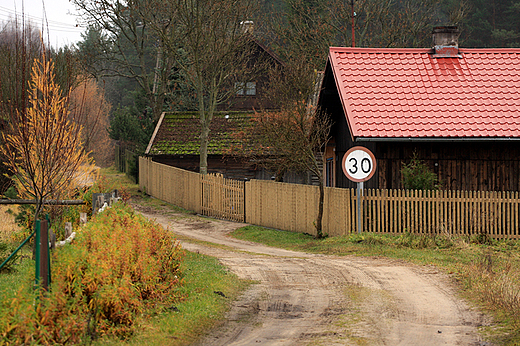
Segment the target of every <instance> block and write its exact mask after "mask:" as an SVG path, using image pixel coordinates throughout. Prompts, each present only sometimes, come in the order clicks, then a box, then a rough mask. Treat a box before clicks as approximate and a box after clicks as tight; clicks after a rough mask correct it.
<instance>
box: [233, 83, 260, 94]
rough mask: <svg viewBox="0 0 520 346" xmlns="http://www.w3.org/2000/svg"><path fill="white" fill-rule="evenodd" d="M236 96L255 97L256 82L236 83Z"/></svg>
mask: <svg viewBox="0 0 520 346" xmlns="http://www.w3.org/2000/svg"><path fill="white" fill-rule="evenodd" d="M235 90H236V91H237V95H241V96H243V95H246V96H254V95H256V82H247V83H244V82H237V83H235Z"/></svg>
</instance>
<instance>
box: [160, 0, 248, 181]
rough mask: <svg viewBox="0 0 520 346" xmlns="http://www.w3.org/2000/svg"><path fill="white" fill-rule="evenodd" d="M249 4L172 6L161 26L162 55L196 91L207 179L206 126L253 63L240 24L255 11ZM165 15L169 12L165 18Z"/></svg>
mask: <svg viewBox="0 0 520 346" xmlns="http://www.w3.org/2000/svg"><path fill="white" fill-rule="evenodd" d="M253 4H254V1H252V0H243V1H236V0H175V1H170V3H169V6H166V7H165V8H164V9H165V11H164V12H163V17H161V21H159V22H157V21H155V25H156V27H157V29H156V32H157V33H162V37H161V41H162V42H164V49H165V55H168V56H169V57H172V58H173V59H174V65H173V66H174V67H175V68H178V69H180V70H182V71H183V73H184V75H185V76H186V77H187V81H186V82H188V83H189V84H190V86H191V87H192V88H193V89H194V90H195V93H196V99H197V110H198V114H199V120H200V173H202V174H206V173H207V167H208V163H207V150H208V142H209V132H210V124H211V121H212V119H213V116H214V114H215V112H216V110H217V107H218V105H219V104H221V103H223V102H224V101H226V100H227V99H228V98H229V97H230V96H231V95H233V94H234V93H236V88H235V83H237V82H238V83H239V82H242V83H243V82H247V80H244V79H245V78H247V77H246V76H247V73H246V71H248V70H249V66H248V61H249V59H250V58H251V56H250V51H251V48H250V47H251V41H250V40H249V38H250V37H249V34H247V33H245V32H244V30H242V28H241V25H240V23H241V22H242V21H245V20H247V19H248V18H249V17H250V16H251V14H252V11H253ZM166 11H169V12H166Z"/></svg>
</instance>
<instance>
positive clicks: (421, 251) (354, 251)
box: [232, 226, 520, 345]
mask: <svg viewBox="0 0 520 346" xmlns="http://www.w3.org/2000/svg"><path fill="white" fill-rule="evenodd" d="M232 236H234V237H235V238H238V239H243V240H248V241H254V242H257V243H262V244H265V245H268V246H274V247H279V248H284V249H289V250H296V251H304V252H310V253H320V254H327V255H337V256H344V255H356V256H374V257H388V258H394V259H400V260H405V261H408V262H412V263H416V264H419V265H434V266H436V267H438V268H441V269H443V270H444V271H446V272H447V273H449V274H452V277H454V279H455V280H456V282H457V283H458V286H459V287H460V291H461V294H462V295H463V296H464V297H465V298H466V299H467V300H468V301H471V302H472V303H473V304H475V305H477V306H479V308H480V309H482V310H483V311H485V312H487V313H488V314H490V315H491V316H493V317H494V322H495V325H494V326H493V328H488V329H487V330H483V332H484V334H485V335H486V336H487V337H489V339H490V340H491V341H492V342H494V343H496V344H497V345H520V293H519V292H520V242H518V241H511V240H501V241H496V240H490V239H486V238H483V239H469V238H453V237H445V236H428V235H412V234H403V235H381V234H369V233H367V234H351V235H348V236H342V237H333V238H326V239H323V240H316V239H314V237H313V236H311V235H306V234H301V233H294V232H287V231H280V230H274V229H268V228H263V227H259V226H246V227H243V228H240V229H237V230H236V231H234V232H233V233H232ZM476 240H480V241H481V242H482V240H485V242H484V244H482V243H479V242H477V241H476Z"/></svg>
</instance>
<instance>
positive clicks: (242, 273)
mask: <svg viewBox="0 0 520 346" xmlns="http://www.w3.org/2000/svg"><path fill="white" fill-rule="evenodd" d="M136 209H138V208H136ZM143 214H144V215H145V216H147V217H149V218H151V219H156V221H157V222H159V223H160V224H162V225H163V226H164V227H165V228H166V227H168V228H170V229H171V230H172V231H173V232H174V233H176V234H179V235H182V236H184V237H192V238H194V239H198V240H204V241H210V242H213V243H216V244H222V245H226V246H228V247H231V248H233V249H235V251H234V250H225V249H222V248H217V247H212V246H204V245H200V244H195V243H190V242H189V241H183V242H182V244H183V246H184V247H185V248H186V249H187V250H189V251H197V252H200V253H204V254H207V255H210V256H214V257H217V258H219V260H220V261H221V262H222V264H224V265H225V266H227V267H228V268H230V270H231V271H233V272H234V273H235V274H237V275H238V276H239V277H241V278H243V279H249V280H255V281H257V282H258V284H255V285H253V286H252V288H251V289H249V290H248V291H246V292H245V293H244V295H243V296H242V297H241V298H240V299H239V300H238V301H237V302H234V303H233V305H232V309H231V311H230V312H229V314H228V316H227V318H226V321H225V322H224V323H223V324H222V325H221V326H219V328H217V329H215V330H214V331H212V332H211V333H210V335H209V336H208V337H207V338H205V339H204V340H202V341H201V342H200V343H199V345H210V346H211V345H253V344H254V345H257V344H262V345H305V344H309V343H312V344H318V345H320V344H321V345H359V344H367V345H489V344H487V343H484V342H482V341H481V338H480V337H479V335H478V333H477V327H478V326H480V325H482V324H483V323H484V317H483V316H482V315H481V314H479V313H478V312H475V311H473V310H471V309H469V308H468V306H467V305H466V304H465V303H464V302H463V301H461V300H460V299H458V298H456V297H455V292H454V290H453V289H452V288H451V286H450V284H449V279H448V278H447V277H446V276H445V275H443V274H442V273H439V272H437V271H436V270H434V269H430V268H424V267H418V266H413V265H409V264H405V263H403V262H400V261H395V260H386V259H370V258H358V257H335V256H325V255H316V254H306V253H299V252H294V251H287V250H282V249H276V248H270V247H266V246H263V245H259V244H255V243H251V242H244V241H240V240H236V239H232V238H230V237H228V236H227V235H226V234H227V233H229V232H230V231H232V230H234V229H236V228H238V227H241V226H242V224H237V223H232V222H225V221H218V220H209V219H203V221H200V219H198V220H194V218H193V217H190V218H182V217H173V218H172V217H171V216H165V215H161V214H157V213H154V214H149V213H146V212H143ZM194 225H203V227H194Z"/></svg>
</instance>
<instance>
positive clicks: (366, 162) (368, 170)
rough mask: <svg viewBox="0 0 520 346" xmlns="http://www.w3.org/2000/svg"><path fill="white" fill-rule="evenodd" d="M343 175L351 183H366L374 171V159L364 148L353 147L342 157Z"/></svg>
mask: <svg viewBox="0 0 520 346" xmlns="http://www.w3.org/2000/svg"><path fill="white" fill-rule="evenodd" d="M342 167H343V173H345V175H346V176H347V178H349V179H350V180H352V181H353V182H356V183H360V182H363V181H367V180H369V179H370V178H372V176H373V175H374V173H375V171H376V158H375V157H374V154H372V152H371V151H370V150H368V149H367V148H365V147H353V148H350V149H349V151H347V152H346V153H345V155H344V156H343V164H342Z"/></svg>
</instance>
